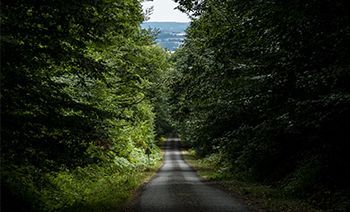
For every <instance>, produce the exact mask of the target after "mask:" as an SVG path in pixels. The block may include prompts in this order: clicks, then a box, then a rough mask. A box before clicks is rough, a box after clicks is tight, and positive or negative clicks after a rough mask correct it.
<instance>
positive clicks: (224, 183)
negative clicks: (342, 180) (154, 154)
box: [182, 150, 321, 212]
mask: <svg viewBox="0 0 350 212" xmlns="http://www.w3.org/2000/svg"><path fill="white" fill-rule="evenodd" d="M182 153H183V157H184V159H185V161H186V162H187V163H188V164H190V165H191V166H192V167H193V168H194V169H195V170H196V171H197V174H198V175H199V176H200V177H201V178H202V179H203V180H205V181H208V182H211V183H213V184H214V185H216V186H219V187H220V188H222V189H223V190H225V191H227V192H229V193H230V194H232V195H233V196H235V197H236V198H238V199H241V200H242V201H243V202H244V203H245V204H246V205H247V206H248V208H249V209H250V210H252V211H272V212H277V211H278V212H280V211H283V212H306V211H307V212H309V211H310V212H314V211H321V210H319V209H316V208H314V207H312V206H311V205H310V204H308V203H307V202H306V201H303V200H300V199H295V198H292V197H288V196H286V195H284V194H283V193H282V191H279V190H278V189H277V188H272V187H271V186H266V185H261V184H257V183H254V182H249V181H243V180H241V179H239V177H238V176H235V175H234V174H227V172H225V171H224V170H222V167H218V163H217V158H215V157H216V156H215V155H212V156H210V157H208V158H202V159H201V158H198V157H197V156H196V154H195V151H193V150H184V151H183V152H182Z"/></svg>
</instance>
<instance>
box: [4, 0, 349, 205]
mask: <svg viewBox="0 0 350 212" xmlns="http://www.w3.org/2000/svg"><path fill="white" fill-rule="evenodd" d="M142 2H143V1H142V0H79V1H68V0H14V1H11V0H3V1H1V14H0V17H1V19H0V21H1V28H0V29H1V37H0V39H1V75H0V76H1V78H0V80H1V95H0V97H1V155H0V159H1V210H2V211H110V210H113V211H116V210H122V209H123V207H124V203H125V202H126V201H127V200H128V199H129V198H130V195H132V192H133V191H134V190H135V189H136V188H137V187H138V186H140V184H141V183H142V182H141V181H142V179H144V178H145V173H147V172H149V171H150V170H153V169H156V167H157V166H159V164H160V163H161V160H162V153H161V151H160V148H159V146H160V143H161V142H160V141H162V140H164V137H166V136H168V135H174V133H175V132H176V134H178V136H179V137H180V138H181V140H182V142H183V145H184V146H190V147H191V148H193V149H194V150H195V152H196V154H197V155H198V157H202V158H206V157H211V156H215V158H216V160H217V161H216V162H217V163H218V164H219V170H218V173H219V174H220V176H221V177H222V178H223V179H229V178H231V177H233V176H234V177H235V178H239V179H242V180H245V181H250V182H254V183H259V184H263V185H268V186H271V187H274V188H278V189H279V190H280V191H281V192H282V193H283V195H286V196H293V197H295V198H300V199H305V200H306V201H308V202H310V204H312V205H314V206H315V207H317V208H318V209H320V210H328V211H348V210H350V201H349V199H350V186H349V179H350V175H349V168H350V167H349V161H350V155H349V144H348V142H349V134H348V132H349V131H350V124H349V120H350V86H349V85H350V48H349V47H350V3H349V2H348V1H347V0H338V1H331V0H304V1H300V0H294V1H279V0H251V1H243V0H222V1H215V0H175V2H177V3H179V6H178V9H179V10H181V11H183V12H185V13H187V14H188V15H189V16H190V17H191V20H192V21H191V23H190V25H189V28H188V29H187V36H186V38H185V40H184V43H183V44H182V46H181V47H180V48H178V49H177V50H176V51H175V52H174V53H170V52H168V51H166V50H163V49H162V48H161V47H160V46H158V45H157V44H156V43H155V34H156V33H157V32H154V31H152V30H147V29H142V28H141V26H140V25H141V23H142V22H144V21H145V20H146V19H147V14H145V13H144V12H143V10H142V7H141V3H142Z"/></svg>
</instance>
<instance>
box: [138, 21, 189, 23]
mask: <svg viewBox="0 0 350 212" xmlns="http://www.w3.org/2000/svg"><path fill="white" fill-rule="evenodd" d="M147 22H157V23H190V22H191V21H143V22H142V23H147Z"/></svg>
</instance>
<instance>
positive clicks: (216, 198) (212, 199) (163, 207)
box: [137, 139, 248, 212]
mask: <svg viewBox="0 0 350 212" xmlns="http://www.w3.org/2000/svg"><path fill="white" fill-rule="evenodd" d="M137 211H166V212H167V211H179V212H182V211H198V212H199V211H220V212H222V211H248V210H247V209H246V208H245V207H244V206H243V205H242V204H240V203H239V202H238V201H237V200H235V199H234V198H233V197H231V196H230V195H228V194H226V193H225V192H223V191H221V190H219V189H217V188H214V187H211V186H209V185H207V184H205V183H203V182H201V181H200V179H199V178H198V176H197V174H196V173H195V171H194V170H193V169H191V167H190V166H189V165H187V164H186V162H185V161H184V160H183V159H182V156H181V151H180V150H179V141H178V139H168V140H167V141H166V144H165V161H164V165H163V167H162V168H161V169H160V171H159V172H158V173H157V174H156V176H155V177H154V179H153V180H152V181H151V182H150V183H149V184H148V185H147V186H146V187H145V190H144V191H143V193H142V194H141V197H140V201H139V204H138V206H137Z"/></svg>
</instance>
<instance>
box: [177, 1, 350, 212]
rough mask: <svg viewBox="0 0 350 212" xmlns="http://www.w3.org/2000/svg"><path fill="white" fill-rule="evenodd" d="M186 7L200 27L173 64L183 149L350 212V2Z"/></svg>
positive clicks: (193, 24) (191, 4)
mask: <svg viewBox="0 0 350 212" xmlns="http://www.w3.org/2000/svg"><path fill="white" fill-rule="evenodd" d="M177 2H179V3H180V4H181V5H180V6H179V8H180V9H181V10H182V11H184V12H187V13H188V14H190V15H192V18H193V21H192V22H191V25H190V27H189V29H188V30H187V33H188V35H187V39H186V40H185V43H184V44H183V47H182V48H181V49H179V50H178V51H177V52H176V53H175V55H174V57H173V60H174V62H175V66H176V68H175V70H176V72H175V73H174V76H173V80H174V83H173V84H172V85H171V87H172V95H171V105H172V115H173V119H174V120H175V121H176V126H177V129H178V130H179V132H180V135H181V137H182V139H183V140H184V141H186V142H187V143H189V144H191V145H192V146H193V147H194V148H195V149H196V151H197V153H198V154H199V155H202V156H206V155H210V154H218V155H219V158H220V163H221V166H222V169H221V170H219V171H220V172H222V173H223V174H225V173H226V174H235V175H238V176H241V177H242V178H244V179H246V180H247V179H250V180H252V181H256V182H260V183H263V184H266V185H271V186H275V187H278V188H280V189H281V190H282V191H283V193H284V194H286V195H293V196H296V197H300V198H304V199H307V200H309V201H310V202H311V203H313V204H315V205H317V206H318V207H320V208H328V209H331V210H334V211H337V210H340V211H345V210H347V211H348V210H350V203H349V202H350V201H349V193H350V192H349V179H350V175H349V168H350V167H349V163H348V161H350V158H349V144H348V143H349V131H350V124H349V120H350V86H349V85H350V71H349V69H350V48H349V47H350V24H349V23H350V5H349V2H348V1H346V0H339V1H330V0H306V1H278V0H269V1H265V0H264V1H261V0H253V1H242V0H223V1H215V0H203V1H198V0H196V1H191V0H178V1H177ZM345 208H346V209H345Z"/></svg>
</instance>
